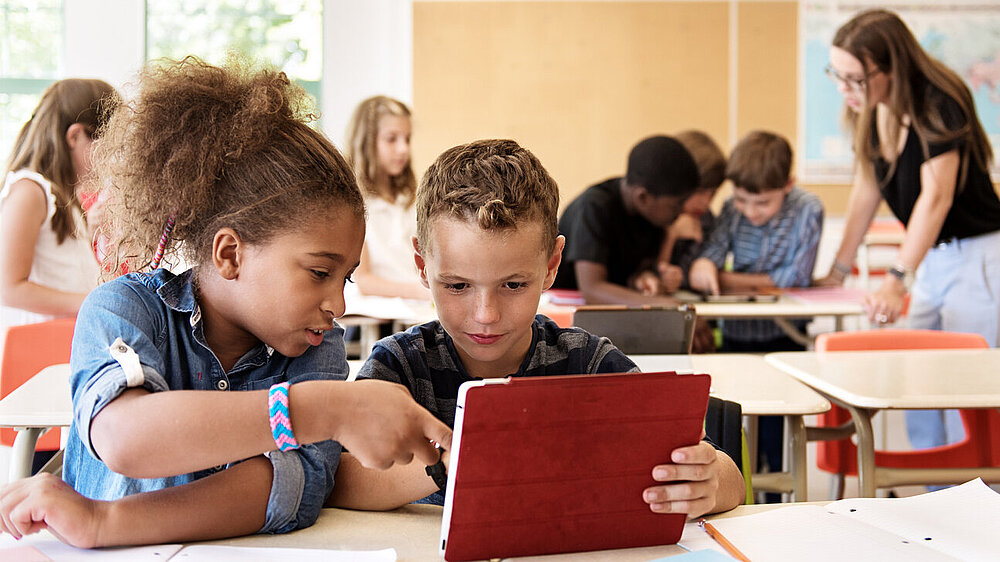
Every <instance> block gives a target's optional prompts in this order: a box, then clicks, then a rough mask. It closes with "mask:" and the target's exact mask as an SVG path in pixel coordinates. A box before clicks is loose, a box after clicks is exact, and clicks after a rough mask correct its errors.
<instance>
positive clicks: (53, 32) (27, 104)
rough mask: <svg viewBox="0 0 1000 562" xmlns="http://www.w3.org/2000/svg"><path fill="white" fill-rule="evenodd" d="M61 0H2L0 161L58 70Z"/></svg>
mask: <svg viewBox="0 0 1000 562" xmlns="http://www.w3.org/2000/svg"><path fill="white" fill-rule="evenodd" d="M63 35H64V34H63V0H0V161H2V162H3V166H6V162H7V157H8V156H9V155H10V150H11V147H12V146H13V144H14V138H15V137H16V136H17V133H18V131H20V129H21V125H23V124H24V123H25V122H26V121H27V120H28V119H29V118H30V117H31V111H32V110H33V109H35V106H36V105H38V99H39V98H40V97H41V94H42V91H43V90H45V87H46V86H48V85H49V84H51V83H52V82H54V81H55V80H56V79H57V78H59V77H60V75H61V73H62V61H63V47H62V46H63Z"/></svg>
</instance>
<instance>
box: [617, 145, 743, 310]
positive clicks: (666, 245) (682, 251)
mask: <svg viewBox="0 0 1000 562" xmlns="http://www.w3.org/2000/svg"><path fill="white" fill-rule="evenodd" d="M674 138H675V139H677V142H679V143H681V144H682V145H684V148H686V149H687V151H688V153H690V154H691V157H692V158H694V163H695V165H697V166H698V177H699V182H698V188H697V189H696V190H695V191H694V193H693V194H691V196H689V197H688V198H687V200H686V201H684V207H683V208H682V211H683V212H682V213H681V214H680V216H678V217H677V220H675V221H674V222H673V224H671V225H670V227H669V228H667V237H666V238H665V239H664V241H663V247H662V248H661V249H660V257H659V260H658V263H657V271H656V272H655V273H654V272H652V271H649V270H646V271H644V272H642V273H641V274H640V275H639V276H638V277H636V279H635V281H634V288H635V289H636V290H638V291H640V292H641V293H643V294H645V295H652V294H657V292H661V293H666V294H670V293H673V292H674V291H676V290H678V289H680V288H681V287H685V286H688V281H687V276H688V271H689V270H690V269H691V263H692V262H694V260H695V258H697V257H698V254H699V253H700V252H701V245H702V243H703V242H704V241H705V240H706V239H708V235H709V234H710V233H711V232H712V225H713V224H714V223H715V215H714V214H713V213H712V211H711V209H710V208H709V205H711V203H712V199H713V198H714V197H715V194H716V192H718V191H719V186H721V185H722V182H723V181H725V179H726V156H725V154H723V153H722V149H720V148H719V145H717V144H715V141H713V140H712V137H710V136H708V135H707V134H706V133H704V132H702V131H697V130H687V131H681V132H680V133H677V134H676V135H674ZM657 274H658V275H657ZM657 277H658V278H657Z"/></svg>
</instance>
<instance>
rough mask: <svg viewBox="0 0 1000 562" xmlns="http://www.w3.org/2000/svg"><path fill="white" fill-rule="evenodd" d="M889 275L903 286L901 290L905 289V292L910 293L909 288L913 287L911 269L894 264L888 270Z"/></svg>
mask: <svg viewBox="0 0 1000 562" xmlns="http://www.w3.org/2000/svg"><path fill="white" fill-rule="evenodd" d="M889 275H892V276H893V277H895V278H896V279H899V282H900V283H902V284H903V288H904V289H906V292H909V291H910V287H912V286H913V270H912V269H910V268H908V267H906V266H903V265H899V264H896V265H894V266H892V267H891V268H890V269H889Z"/></svg>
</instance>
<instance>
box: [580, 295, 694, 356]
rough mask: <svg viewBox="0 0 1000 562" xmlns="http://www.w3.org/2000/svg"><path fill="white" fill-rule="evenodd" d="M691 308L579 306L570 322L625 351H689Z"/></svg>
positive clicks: (683, 306) (691, 335) (692, 311)
mask: <svg viewBox="0 0 1000 562" xmlns="http://www.w3.org/2000/svg"><path fill="white" fill-rule="evenodd" d="M694 320H695V313H694V309H692V308H690V307H688V306H686V305H681V306H679V307H658V306H643V307H626V306H581V307H580V308H577V309H576V312H575V313H574V314H573V325H574V326H577V327H579V328H583V329H584V330H586V331H588V332H590V333H592V334H596V335H598V336H604V337H606V338H608V339H610V340H611V342H612V343H614V344H615V347H617V348H618V349H620V350H621V351H622V353H625V354H627V355H628V354H653V353H658V354H665V353H691V342H692V340H693V338H694Z"/></svg>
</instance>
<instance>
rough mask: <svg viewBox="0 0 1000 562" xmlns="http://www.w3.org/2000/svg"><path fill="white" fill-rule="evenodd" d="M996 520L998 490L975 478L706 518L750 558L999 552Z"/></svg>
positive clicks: (991, 556) (974, 556) (981, 556)
mask: <svg viewBox="0 0 1000 562" xmlns="http://www.w3.org/2000/svg"><path fill="white" fill-rule="evenodd" d="M998 522H1000V494H998V493H996V492H995V491H993V490H992V489H990V488H989V487H988V486H986V484H984V483H983V481H982V480H979V479H976V480H973V481H971V482H966V483H965V484H962V485H961V486H955V487H952V488H946V489H943V490H938V491H936V492H930V493H926V494H921V495H919V496H912V497H908V498H898V499H881V498H851V499H845V500H840V501H835V502H832V503H829V504H827V505H824V506H821V505H792V506H788V507H782V508H779V509H774V510H772V511H766V512H764V513H758V514H754V515H746V516H743V517H731V518H725V519H716V520H714V521H712V525H714V526H715V528H716V529H717V530H718V531H719V532H720V533H722V535H723V536H725V537H726V538H727V539H729V541H730V542H732V543H733V544H734V545H736V547H737V548H738V549H740V551H742V552H743V554H745V555H746V556H747V557H748V558H750V559H751V560H809V561H810V562H814V561H815V562H822V561H826V560H829V561H836V562H844V561H847V560H850V561H852V562H855V561H869V560H870V561H873V562H887V561H890V560H906V561H907V562H910V561H921V560H984V561H985V560H997V559H1000V533H998V532H997V528H998ZM696 533H697V531H695V532H692V534H696ZM687 541H688V536H687V535H685V541H684V543H687Z"/></svg>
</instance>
